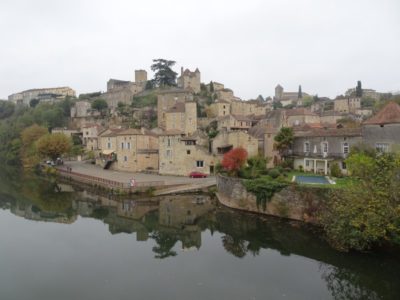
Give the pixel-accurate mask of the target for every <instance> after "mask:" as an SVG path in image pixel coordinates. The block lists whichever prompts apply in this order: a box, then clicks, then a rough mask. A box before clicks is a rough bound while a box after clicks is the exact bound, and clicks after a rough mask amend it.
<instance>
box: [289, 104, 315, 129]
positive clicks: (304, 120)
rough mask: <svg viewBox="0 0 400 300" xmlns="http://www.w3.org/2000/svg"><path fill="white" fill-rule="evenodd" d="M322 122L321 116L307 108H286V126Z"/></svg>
mask: <svg viewBox="0 0 400 300" xmlns="http://www.w3.org/2000/svg"><path fill="white" fill-rule="evenodd" d="M314 123H320V117H319V116H318V115H317V114H316V113H313V112H311V110H309V109H306V108H295V109H287V110H285V124H284V125H285V126H286V127H293V126H299V125H303V124H314Z"/></svg>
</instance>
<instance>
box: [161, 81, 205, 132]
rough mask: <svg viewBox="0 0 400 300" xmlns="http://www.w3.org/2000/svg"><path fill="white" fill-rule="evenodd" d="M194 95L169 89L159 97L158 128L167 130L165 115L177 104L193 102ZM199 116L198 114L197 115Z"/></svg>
mask: <svg viewBox="0 0 400 300" xmlns="http://www.w3.org/2000/svg"><path fill="white" fill-rule="evenodd" d="M192 101H193V95H192V93H190V92H188V91H185V90H181V89H168V90H165V91H162V92H159V93H158V95H157V120H158V127H160V128H163V129H165V126H166V125H165V113H166V111H168V110H170V109H171V108H173V107H174V106H175V105H176V104H177V103H179V102H181V103H185V102H192ZM196 115H197V113H196Z"/></svg>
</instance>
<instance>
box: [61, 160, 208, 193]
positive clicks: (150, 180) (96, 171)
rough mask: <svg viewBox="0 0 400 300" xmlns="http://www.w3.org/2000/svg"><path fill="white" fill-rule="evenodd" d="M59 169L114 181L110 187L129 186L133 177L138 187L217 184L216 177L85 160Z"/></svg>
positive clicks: (96, 178)
mask: <svg viewBox="0 0 400 300" xmlns="http://www.w3.org/2000/svg"><path fill="white" fill-rule="evenodd" d="M58 169H59V170H60V171H61V172H62V173H67V174H68V172H70V173H71V174H73V175H75V176H76V177H79V176H82V178H92V181H93V183H96V182H95V181H94V180H104V181H109V182H112V183H113V184H111V185H110V187H112V186H123V187H124V188H128V187H129V186H130V182H131V180H132V179H134V180H135V184H136V185H137V186H138V187H158V188H159V187H163V188H170V187H174V186H179V185H182V186H188V187H192V188H194V187H196V186H199V187H206V186H213V185H215V184H216V179H215V177H207V178H189V177H182V176H171V175H158V174H147V173H132V172H124V171H115V170H104V169H103V168H101V167H100V166H97V165H92V164H87V163H84V162H66V163H65V164H64V165H63V166H60V167H58ZM69 170H70V171H69ZM72 177H73V176H72ZM78 180H79V178H78Z"/></svg>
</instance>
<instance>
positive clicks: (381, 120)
mask: <svg viewBox="0 0 400 300" xmlns="http://www.w3.org/2000/svg"><path fill="white" fill-rule="evenodd" d="M398 123H400V105H398V104H397V103H396V102H393V101H392V102H389V103H388V104H386V106H385V107H384V108H382V109H381V110H380V111H379V112H378V113H377V114H376V115H375V116H373V117H371V118H369V119H368V120H366V121H365V122H364V123H363V124H365V125H383V124H398Z"/></svg>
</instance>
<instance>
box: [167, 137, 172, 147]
mask: <svg viewBox="0 0 400 300" xmlns="http://www.w3.org/2000/svg"><path fill="white" fill-rule="evenodd" d="M167 146H168V147H171V139H170V138H168V141H167Z"/></svg>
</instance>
